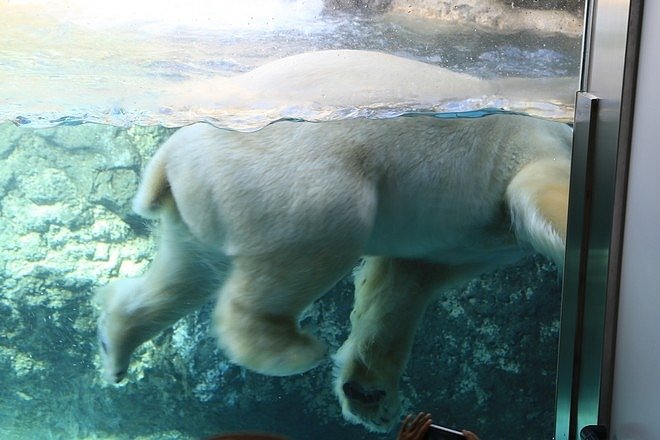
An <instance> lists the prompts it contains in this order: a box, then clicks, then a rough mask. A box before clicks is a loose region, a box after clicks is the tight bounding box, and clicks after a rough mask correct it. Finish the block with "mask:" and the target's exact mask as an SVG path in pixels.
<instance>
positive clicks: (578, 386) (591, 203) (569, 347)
mask: <svg viewBox="0 0 660 440" xmlns="http://www.w3.org/2000/svg"><path fill="white" fill-rule="evenodd" d="M642 7H643V0H591V1H589V0H587V4H586V7H585V27H584V37H583V53H582V56H583V59H582V67H581V71H582V72H581V81H580V89H581V92H578V94H577V99H576V111H575V125H574V136H573V162H572V167H571V188H570V194H569V216H568V228H567V237H566V264H565V270H564V284H563V292H562V310H561V329H560V337H559V355H558V366H557V396H556V420H555V439H556V440H574V439H578V438H579V432H580V430H581V429H582V428H583V427H585V426H588V425H602V426H605V427H607V426H609V421H610V408H611V398H612V395H611V394H612V377H613V374H612V373H613V371H612V370H613V356H614V342H615V336H616V334H615V332H616V312H617V306H618V288H619V278H620V258H621V248H622V246H621V241H622V236H623V219H624V214H625V194H626V185H627V175H628V158H629V151H630V138H631V128H632V119H633V104H634V97H635V82H636V74H637V59H638V53H639V39H640V34H641V17H642Z"/></svg>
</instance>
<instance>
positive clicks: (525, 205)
mask: <svg viewBox="0 0 660 440" xmlns="http://www.w3.org/2000/svg"><path fill="white" fill-rule="evenodd" d="M569 174H570V161H569V160H567V159H544V160H539V161H536V162H532V163H531V164H529V165H526V166H525V167H523V168H522V169H521V170H520V171H519V172H518V174H516V175H515V176H514V177H513V179H511V182H510V183H509V186H508V187H507V191H506V198H507V203H508V205H509V210H510V213H511V221H512V223H513V229H514V231H515V233H516V237H517V238H518V239H519V240H520V241H522V242H525V243H528V244H530V245H531V246H532V247H533V248H534V249H535V250H536V251H537V252H539V253H541V254H543V255H545V256H546V257H548V258H550V259H551V260H553V261H554V262H555V263H556V264H557V267H558V268H559V270H560V271H561V270H563V266H564V249H565V241H566V222H567V213H568V183H569Z"/></svg>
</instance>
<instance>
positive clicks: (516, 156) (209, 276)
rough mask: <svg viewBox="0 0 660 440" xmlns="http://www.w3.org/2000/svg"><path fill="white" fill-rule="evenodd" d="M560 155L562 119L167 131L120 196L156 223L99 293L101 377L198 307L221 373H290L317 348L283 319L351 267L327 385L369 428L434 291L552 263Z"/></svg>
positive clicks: (559, 244)
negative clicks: (152, 240) (344, 331)
mask: <svg viewBox="0 0 660 440" xmlns="http://www.w3.org/2000/svg"><path fill="white" fill-rule="evenodd" d="M570 145H571V129H570V127H569V126H567V125H565V124H561V123H558V122H551V121H547V120H542V119H537V118H533V117H530V116H524V115H517V114H494V115H488V116H484V117H479V118H454V119H446V118H438V117H434V116H430V115H415V116H409V117H398V118H393V119H381V120H376V119H349V120H341V121H331V122H322V123H311V122H297V121H280V122H277V123H273V124H271V125H269V126H267V127H265V128H263V129H262V130H259V131H256V132H252V133H241V132H235V131H229V130H223V129H218V128H215V127H213V126H210V125H206V124H203V123H200V124H195V125H192V126H188V127H184V128H181V129H179V130H178V131H177V132H176V133H175V134H174V135H172V137H171V138H170V139H169V140H168V141H166V142H165V143H164V144H163V145H162V146H161V147H160V149H159V150H158V151H157V153H156V154H155V156H154V157H153V159H152V160H151V161H150V163H149V164H148V166H147V167H146V170H145V172H144V177H143V179H142V182H141V184H140V186H139V188H138V192H137V195H136V197H135V200H134V209H135V211H136V212H138V213H139V214H141V215H143V216H145V217H149V218H158V219H160V239H159V249H158V252H157V254H156V256H155V259H154V261H153V263H152V264H151V266H150V268H149V269H148V271H147V272H146V273H145V274H144V275H143V276H141V277H138V278H133V279H126V280H120V281H116V282H114V283H111V284H110V285H109V286H106V287H104V288H102V289H101V290H100V292H99V294H98V296H99V301H100V305H101V309H102V310H101V316H100V318H99V336H100V342H101V346H102V357H103V363H104V374H105V376H106V377H107V378H108V379H109V380H110V381H112V382H118V381H120V380H122V378H123V377H124V376H125V374H126V371H127V367H128V364H129V359H130V356H131V353H132V352H133V351H134V350H135V348H136V347H137V346H139V345H140V344H141V343H143V342H145V341H146V340H148V339H149V338H151V337H153V336H154V335H156V334H157V333H158V332H159V331H161V330H162V329H164V328H166V327H168V326H170V325H171V324H173V323H174V322H175V321H176V320H178V319H179V318H180V317H182V316H184V315H185V314H187V313H189V312H190V311H192V310H195V309H197V308H199V307H200V306H201V305H202V304H203V303H204V302H206V301H207V300H208V299H209V298H211V297H214V298H215V301H216V306H215V310H214V328H215V332H216V334H217V338H218V341H219V344H220V346H221V347H222V348H223V350H224V351H225V353H226V355H227V356H228V357H229V358H230V359H231V360H232V361H233V362H235V363H237V364H239V365H242V366H244V367H247V368H249V369H251V370H254V371H256V372H259V373H263V374H268V375H291V374H296V373H302V372H304V371H307V370H309V369H311V368H313V367H314V366H316V365H317V364H318V363H319V362H321V361H322V360H323V359H324V357H325V353H326V349H325V347H324V345H323V344H322V343H321V342H320V341H318V340H317V339H316V338H315V337H314V336H313V335H311V334H309V333H307V332H305V331H303V330H302V329H301V328H300V327H299V323H298V320H299V316H300V314H301V312H302V311H303V310H304V309H305V308H307V307H308V306H309V305H310V304H311V303H312V302H313V301H314V300H316V299H317V298H319V297H320V296H321V295H323V294H324V293H325V292H326V291H328V290H329V289H330V288H331V287H332V286H333V285H334V284H335V283H336V282H337V281H338V280H340V279H341V278H342V277H344V276H345V275H346V274H348V273H350V271H351V269H353V268H354V267H355V266H356V264H357V263H358V261H359V260H360V258H362V259H363V260H362V263H361V264H360V265H359V268H358V269H357V271H356V273H355V286H356V287H355V304H354V309H353V311H352V313H351V326H352V329H351V333H350V335H349V337H348V339H347V340H346V342H345V343H344V344H343V346H342V347H341V348H340V350H339V351H338V353H337V354H336V356H335V363H336V382H335V391H336V393H337V395H338V397H339V399H340V401H341V405H342V409H343V413H344V416H345V417H346V418H347V419H348V420H351V421H355V422H359V423H362V424H364V425H365V426H367V427H368V428H369V429H372V430H376V431H386V430H388V429H390V428H391V427H392V426H393V424H394V423H396V421H397V417H398V413H399V396H398V382H399V379H400V376H401V374H402V373H403V370H404V368H405V364H406V362H407V359H408V356H409V353H410V349H411V344H412V339H413V335H414V332H415V329H416V327H417V325H418V322H419V320H420V317H421V316H422V313H423V312H424V310H425V308H426V306H427V304H428V303H429V301H430V300H431V298H433V295H434V294H435V293H437V292H440V291H442V290H443V289H447V288H449V287H452V286H455V285H458V284H460V283H463V282H465V281H467V280H469V279H470V278H472V277H475V276H477V275H479V274H481V273H483V272H486V271H490V270H492V269H494V268H497V267H501V266H503V265H506V264H510V263H513V262H515V261H517V260H519V259H520V258H522V257H523V256H524V255H526V254H528V253H530V252H533V251H537V252H540V253H542V254H543V255H545V256H547V257H549V258H551V259H552V260H553V261H555V262H556V263H557V265H558V266H559V267H560V268H561V266H562V262H563V250H564V236H565V224H566V211H567V197H568V178H569V168H570Z"/></svg>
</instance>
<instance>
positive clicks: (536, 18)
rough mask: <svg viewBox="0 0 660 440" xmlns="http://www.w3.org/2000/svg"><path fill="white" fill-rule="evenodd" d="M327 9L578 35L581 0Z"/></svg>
mask: <svg viewBox="0 0 660 440" xmlns="http://www.w3.org/2000/svg"><path fill="white" fill-rule="evenodd" d="M325 5H326V9H328V10H350V11H362V12H370V13H388V14H391V15H393V16H402V17H408V18H410V17H415V18H425V19H432V20H437V21H439V22H443V23H451V24H454V25H456V24H461V25H475V26H479V27H480V28H483V29H492V30H497V31H507V32H519V31H535V32H541V33H552V34H555V33H557V34H564V35H569V36H579V35H580V34H581V32H582V23H583V11H584V0H583V1H579V0H326V3H325Z"/></svg>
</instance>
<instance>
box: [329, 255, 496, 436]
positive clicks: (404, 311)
mask: <svg viewBox="0 0 660 440" xmlns="http://www.w3.org/2000/svg"><path fill="white" fill-rule="evenodd" d="M488 269H489V267H487V266H486V265H471V266H467V265H466V266H458V267H455V266H452V267H449V266H444V265H439V264H431V263H424V262H419V261H410V260H397V259H389V258H385V257H367V258H365V261H364V264H363V265H362V266H361V267H360V269H359V270H358V271H357V272H356V276H355V304H354V307H353V312H352V313H351V334H350V335H349V337H348V339H347V340H346V342H345V343H344V344H343V345H342V347H341V348H340V349H339V351H338V352H337V354H336V355H335V364H336V371H335V393H336V394H337V396H338V397H339V400H340V403H341V406H342V412H343V414H344V417H345V418H346V420H348V421H351V422H354V423H361V424H363V425H365V426H366V427H367V428H369V429H370V430H373V431H388V430H389V429H391V428H392V427H393V426H394V425H395V424H396V423H398V421H399V415H400V414H399V411H400V403H399V391H398V390H399V380H400V378H401V375H402V374H403V371H404V369H405V366H406V363H407V362H408V357H409V355H410V350H411V348H412V342H413V337H414V334H415V330H416V328H417V326H418V324H419V321H420V319H421V317H422V315H423V313H424V310H426V307H427V305H428V304H429V302H430V300H431V299H433V297H434V294H435V293H437V292H440V291H442V290H444V289H449V288H453V287H455V286H458V285H461V284H463V283H464V282H465V281H466V280H469V279H472V278H473V277H474V276H477V275H479V274H481V273H483V272H484V271H487V270H488ZM438 319H441V317H438Z"/></svg>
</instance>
